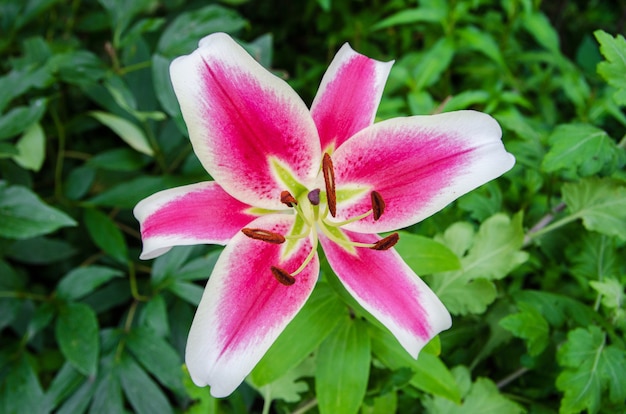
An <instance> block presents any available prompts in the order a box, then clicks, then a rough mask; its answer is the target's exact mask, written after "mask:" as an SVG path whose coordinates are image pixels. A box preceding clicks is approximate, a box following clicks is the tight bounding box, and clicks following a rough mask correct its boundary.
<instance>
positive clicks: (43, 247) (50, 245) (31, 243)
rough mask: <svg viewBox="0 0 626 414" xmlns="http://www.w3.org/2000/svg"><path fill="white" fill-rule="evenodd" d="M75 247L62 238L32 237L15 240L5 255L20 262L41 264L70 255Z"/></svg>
mask: <svg viewBox="0 0 626 414" xmlns="http://www.w3.org/2000/svg"><path fill="white" fill-rule="evenodd" d="M76 253H77V249H76V248H75V247H74V246H72V245H71V244H69V243H68V242H66V241H64V240H58V239H50V238H46V237H33V238H31V239H26V240H16V241H15V242H14V243H13V244H11V246H9V248H7V249H6V255H7V256H8V257H10V258H11V259H13V260H17V261H18V262H22V263H29V264H36V265H43V264H50V263H55V262H58V261H61V260H65V259H67V258H69V257H72V256H73V255H75V254H76Z"/></svg>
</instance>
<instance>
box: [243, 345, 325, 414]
mask: <svg viewBox="0 0 626 414" xmlns="http://www.w3.org/2000/svg"><path fill="white" fill-rule="evenodd" d="M314 359H315V358H314V357H313V356H311V357H309V358H307V359H305V360H304V361H303V362H302V363H301V364H300V365H298V366H296V367H295V368H292V369H290V370H289V371H287V372H286V373H285V374H284V375H282V376H281V377H280V378H278V379H276V380H275V381H273V382H271V383H269V384H265V385H263V386H261V387H257V386H256V385H255V384H254V383H253V382H252V381H248V383H249V384H250V385H251V386H252V387H253V388H255V389H256V390H257V391H258V392H259V393H260V394H261V395H262V396H263V399H264V400H265V401H266V402H265V404H268V403H269V401H273V400H283V401H285V402H291V403H295V402H298V401H300V400H301V399H302V397H301V396H300V394H302V393H304V392H306V391H308V390H309V386H308V384H307V383H306V381H303V380H302V378H303V377H312V376H313V375H314V374H315V361H314Z"/></svg>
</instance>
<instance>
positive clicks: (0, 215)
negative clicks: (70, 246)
mask: <svg viewBox="0 0 626 414" xmlns="http://www.w3.org/2000/svg"><path fill="white" fill-rule="evenodd" d="M75 225H76V222H75V221H74V220H73V219H72V218H70V217H69V216H68V215H66V214H65V213H63V212H61V211H59V210H57V209H55V208H52V207H50V206H48V205H46V204H44V203H43V202H42V201H41V200H40V199H39V197H37V196H36V195H35V194H34V193H33V192H31V191H30V190H29V189H27V188H25V187H21V186H17V185H14V186H7V185H6V184H5V183H4V182H2V181H0V236H2V237H7V238H10V239H28V238H31V237H36V236H41V235H43V234H47V233H51V232H53V231H55V230H56V229H58V228H60V227H65V226H75Z"/></svg>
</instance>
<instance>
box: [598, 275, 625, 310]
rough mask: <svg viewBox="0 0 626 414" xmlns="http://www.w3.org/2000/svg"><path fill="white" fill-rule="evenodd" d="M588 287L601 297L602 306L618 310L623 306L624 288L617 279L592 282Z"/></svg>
mask: <svg viewBox="0 0 626 414" xmlns="http://www.w3.org/2000/svg"><path fill="white" fill-rule="evenodd" d="M589 285H590V286H591V287H592V288H593V289H594V290H595V291H596V292H598V293H599V294H601V295H602V304H603V305H604V306H606V307H607V308H610V309H618V308H620V307H622V305H623V304H624V286H622V284H621V283H620V282H619V281H618V280H617V279H613V278H608V279H606V280H603V281H596V280H592V281H591V282H589Z"/></svg>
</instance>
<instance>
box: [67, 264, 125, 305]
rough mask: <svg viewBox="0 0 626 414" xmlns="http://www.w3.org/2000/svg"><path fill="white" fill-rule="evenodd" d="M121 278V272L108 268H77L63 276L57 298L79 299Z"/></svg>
mask: <svg viewBox="0 0 626 414" xmlns="http://www.w3.org/2000/svg"><path fill="white" fill-rule="evenodd" d="M122 276H123V273H122V272H121V271H119V270H117V269H112V268H109V267H104V266H87V267H79V268H76V269H74V270H72V271H71V272H69V273H68V274H66V275H65V276H63V278H62V279H61V281H60V282H59V284H58V285H57V296H58V297H59V298H61V299H65V300H76V299H80V298H82V297H84V296H87V295H88V294H90V293H91V292H93V291H94V290H96V289H97V288H98V287H99V286H101V285H103V284H105V283H107V282H108V281H109V280H111V279H113V278H114V277H122Z"/></svg>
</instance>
